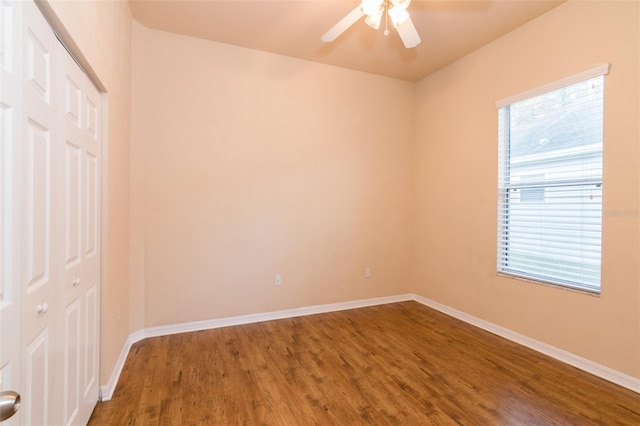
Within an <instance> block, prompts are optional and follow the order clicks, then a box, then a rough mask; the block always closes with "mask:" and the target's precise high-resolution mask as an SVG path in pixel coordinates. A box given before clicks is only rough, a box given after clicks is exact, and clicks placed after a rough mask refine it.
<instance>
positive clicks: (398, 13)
mask: <svg viewBox="0 0 640 426" xmlns="http://www.w3.org/2000/svg"><path fill="white" fill-rule="evenodd" d="M389 18H391V22H392V23H393V26H394V27H396V28H398V27H399V26H400V25H402V24H403V23H404V22H405V21H406V20H407V19H409V12H407V11H406V9H403V8H401V7H396V6H394V7H392V8H389Z"/></svg>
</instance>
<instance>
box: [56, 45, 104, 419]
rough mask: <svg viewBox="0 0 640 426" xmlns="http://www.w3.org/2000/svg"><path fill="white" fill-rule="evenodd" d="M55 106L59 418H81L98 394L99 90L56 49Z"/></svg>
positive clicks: (71, 61)
mask: <svg viewBox="0 0 640 426" xmlns="http://www.w3.org/2000/svg"><path fill="white" fill-rule="evenodd" d="M58 58H59V69H60V71H61V72H60V73H59V87H60V88H61V95H60V100H61V105H60V108H59V114H60V120H59V123H60V124H61V127H60V136H61V141H60V146H61V150H62V156H63V158H62V161H61V165H62V174H61V176H60V179H58V188H59V193H60V194H61V197H60V200H61V204H60V212H61V219H62V220H61V222H60V223H59V228H60V229H61V230H62V231H63V232H62V238H60V239H59V241H58V243H59V245H58V249H57V251H58V253H60V254H61V255H62V257H61V259H60V265H59V269H60V271H61V274H62V277H61V285H62V287H61V289H62V291H61V295H62V300H61V303H62V306H63V321H62V327H63V330H62V338H63V344H62V350H61V353H62V354H63V361H62V370H61V371H62V378H61V380H62V383H63V386H64V389H63V392H62V395H63V398H64V400H63V401H62V408H63V412H62V424H64V425H69V424H86V422H87V420H88V419H89V417H90V416H91V412H92V411H93V407H94V406H95V403H96V400H97V395H98V377H97V372H98V353H97V350H98V325H99V318H98V312H99V310H98V303H99V297H98V288H99V287H98V282H99V280H100V258H99V255H98V253H99V243H100V238H99V237H100V230H99V228H98V225H99V223H100V218H99V213H100V208H99V202H100V200H99V194H100V161H99V159H100V155H99V154H100V145H99V132H98V123H99V107H98V106H99V100H100V98H99V94H98V92H97V90H96V89H95V88H94V87H93V85H92V84H91V83H90V82H89V80H88V78H87V77H86V75H84V74H83V72H82V70H81V69H80V68H79V67H78V65H77V64H76V63H75V62H74V61H73V59H72V58H71V57H70V56H69V55H68V54H66V52H61V54H60V55H59V56H58Z"/></svg>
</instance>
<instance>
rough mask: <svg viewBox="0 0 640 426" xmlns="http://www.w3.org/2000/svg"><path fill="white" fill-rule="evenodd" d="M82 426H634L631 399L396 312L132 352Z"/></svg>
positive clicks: (441, 322)
mask: <svg viewBox="0 0 640 426" xmlns="http://www.w3.org/2000/svg"><path fill="white" fill-rule="evenodd" d="M89 424H90V425H156V424H157V425H228V424H233V425H296V424H304V425H337V424H340V425H347V424H348V425H358V424H368V425H369V424H371V425H387V424H403V425H407V424H411V425H417V424H420V425H450V424H451V425H455V424H462V425H483V426H485V425H534V424H544V425H569V424H571V425H583V424H588V425H640V395H638V394H637V393H634V392H632V391H630V390H627V389H624V388H621V387H619V386H616V385H614V384H612V383H609V382H607V381H604V380H602V379H599V378H597V377H595V376H592V375H590V374H587V373H585V372H583V371H580V370H578V369H575V368H573V367H571V366H568V365H566V364H563V363H561V362H559V361H556V360H554V359H552V358H549V357H547V356H545V355H542V354H540V353H537V352H535V351H533V350H530V349H528V348H525V347H523V346H520V345H518V344H516V343H513V342H510V341H507V340H505V339H502V338H500V337H498V336H495V335H493V334H491V333H488V332H486V331H484V330H481V329H478V328H476V327H473V326H470V325H468V324H465V323H463V322H461V321H459V320H456V319H454V318H451V317H449V316H446V315H444V314H442V313H440V312H437V311H434V310H432V309H430V308H428V307H425V306H423V305H420V304H418V303H416V302H402V303H394V304H388V305H381V306H374V307H368V308H362V309H354V310H348V311H340V312H332V313H326V314H318V315H310V316H305V317H298V318H290V319H283V320H277V321H268V322H263V323H256V324H247V325H241V326H233V327H226V328H219V329H213V330H206V331H200V332H194V333H185V334H179V335H172V336H163V337H158V338H152V339H147V340H144V341H142V342H139V343H136V344H135V345H133V347H132V348H131V351H130V353H129V356H128V358H127V361H126V363H125V366H124V369H123V372H122V375H121V377H120V381H119V384H118V387H117V389H116V391H115V393H114V396H113V398H112V400H111V401H108V402H105V403H99V404H98V406H97V407H96V409H95V410H94V413H93V415H92V417H91V420H90V422H89Z"/></svg>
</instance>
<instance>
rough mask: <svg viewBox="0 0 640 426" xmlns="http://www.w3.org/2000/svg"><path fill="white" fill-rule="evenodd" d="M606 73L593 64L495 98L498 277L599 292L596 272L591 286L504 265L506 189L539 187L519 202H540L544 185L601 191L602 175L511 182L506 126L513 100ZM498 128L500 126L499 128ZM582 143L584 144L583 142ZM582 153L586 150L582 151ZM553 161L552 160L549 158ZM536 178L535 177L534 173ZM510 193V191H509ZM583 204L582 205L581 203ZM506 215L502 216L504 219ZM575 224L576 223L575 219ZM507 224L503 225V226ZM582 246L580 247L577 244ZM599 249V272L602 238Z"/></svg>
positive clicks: (604, 68) (507, 211)
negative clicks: (534, 196) (535, 195)
mask: <svg viewBox="0 0 640 426" xmlns="http://www.w3.org/2000/svg"><path fill="white" fill-rule="evenodd" d="M608 72H609V64H599V65H596V66H594V67H592V68H590V69H588V70H585V71H583V72H581V73H578V74H574V75H572V76H569V77H566V78H563V79H560V80H557V81H554V82H552V83H550V84H546V85H543V86H540V87H537V88H534V89H532V90H528V91H525V92H522V93H519V94H517V95H514V96H510V97H507V98H504V99H501V100H499V101H497V102H496V107H497V109H498V123H499V124H498V125H499V133H498V148H499V151H498V152H499V155H498V216H497V219H498V224H497V225H498V228H497V231H498V232H497V241H496V242H497V246H496V270H497V274H498V275H500V276H506V277H509V278H515V279H518V280H524V281H529V282H533V283H540V284H546V285H552V286H554V287H558V288H565V289H573V290H580V291H584V292H588V293H591V294H600V293H601V291H602V278H601V275H600V279H599V280H598V285H597V287H596V286H595V285H592V284H591V283H589V282H587V281H582V282H577V281H571V280H564V279H562V278H560V277H559V275H558V274H556V276H555V277H549V276H546V275H537V274H536V273H534V272H532V271H531V269H533V268H531V269H530V270H529V271H526V269H527V268H526V267H522V266H521V267H520V268H519V269H520V270H518V268H509V266H508V264H506V263H505V262H506V261H507V258H508V250H509V247H508V244H509V243H508V239H509V238H511V237H510V236H509V233H510V232H511V230H510V229H509V228H510V227H512V226H513V225H510V224H508V225H507V224H505V220H506V221H509V220H510V219H509V216H510V215H511V213H510V212H511V210H510V209H511V207H510V203H511V201H510V193H509V191H517V190H519V191H520V194H519V197H522V191H523V190H528V189H534V190H535V189H538V190H539V189H542V191H543V192H542V193H543V200H542V201H539V200H526V201H523V200H522V199H520V201H521V202H523V203H544V194H545V193H546V191H547V189H548V188H553V187H559V186H560V187H563V188H564V187H565V186H570V185H580V186H583V187H585V186H588V185H594V186H595V187H596V188H598V189H599V190H600V191H601V190H602V176H600V178H599V179H589V178H580V179H576V180H575V182H564V183H563V182H560V183H559V184H558V182H554V183H551V184H547V183H546V182H545V181H544V175H543V179H542V180H537V181H532V182H526V183H524V182H521V183H520V184H517V185H512V184H511V182H510V179H511V178H512V174H511V170H510V167H511V166H512V163H511V152H510V151H511V147H510V143H511V142H510V134H511V127H510V105H511V104H514V103H516V102H520V101H523V100H526V99H530V98H534V97H537V96H539V95H543V94H546V93H548V92H552V91H556V90H558V89H563V88H565V87H567V86H571V85H574V84H576V83H581V82H584V81H587V80H590V79H593V78H596V77H603V78H604V76H605V75H607V74H608ZM602 102H604V92H603V93H602ZM602 120H603V123H602V125H603V127H604V114H603V117H602ZM500 127H502V128H500ZM602 138H603V141H602V144H604V131H603V135H602ZM585 146H586V145H585ZM603 151H604V149H603V147H601V148H600V151H599V155H600V160H601V161H602V158H603ZM585 152H586V150H585ZM552 161H553V160H552ZM535 172H539V171H534V175H532V176H535ZM538 177H539V176H538ZM512 193H513V192H512ZM600 203H601V204H600V215H601V216H600V233H601V231H602V218H603V217H604V214H603V213H604V211H605V209H604V206H603V205H602V201H600ZM581 205H584V204H581ZM505 218H506V219H505ZM576 223H579V222H576ZM505 227H507V228H505ZM572 244H573V242H572ZM580 247H582V246H580ZM599 249H600V253H599V256H600V264H599V265H600V272H601V259H602V251H601V249H602V240H600V242H599ZM532 254H535V252H533V251H532ZM550 275H553V273H551V274H550Z"/></svg>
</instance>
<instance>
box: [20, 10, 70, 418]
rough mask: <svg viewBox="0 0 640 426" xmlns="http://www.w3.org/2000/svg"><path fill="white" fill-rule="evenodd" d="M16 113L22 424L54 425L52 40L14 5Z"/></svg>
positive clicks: (34, 16) (43, 25) (33, 14)
mask: <svg viewBox="0 0 640 426" xmlns="http://www.w3.org/2000/svg"><path fill="white" fill-rule="evenodd" d="M22 6H23V8H22V62H23V63H22V69H23V75H22V101H23V102H22V114H20V115H21V120H20V121H21V127H22V137H21V143H20V144H19V147H18V149H17V151H16V152H18V153H19V154H20V155H21V162H19V164H20V168H21V169H22V177H21V179H20V181H21V183H22V185H23V188H22V189H21V191H20V192H21V194H19V195H18V196H17V197H16V198H15V201H16V202H18V203H21V204H22V213H21V215H20V219H21V223H20V225H21V226H20V228H21V234H22V238H21V240H22V243H23V244H22V246H23V247H22V254H21V256H20V258H21V260H22V274H21V275H22V278H21V280H20V281H21V307H22V321H21V325H22V327H21V332H22V336H21V339H22V344H21V346H22V348H23V356H22V372H23V374H22V377H21V379H22V380H21V382H22V389H23V391H22V392H21V393H22V401H23V402H22V404H21V408H20V411H21V414H22V417H21V419H22V421H23V422H24V424H28V425H47V424H54V423H58V422H59V417H58V416H56V414H57V413H56V411H55V410H56V407H57V406H59V400H58V399H59V396H60V394H59V393H58V392H55V391H54V388H53V375H54V374H53V373H54V371H55V370H54V366H55V364H56V362H57V360H56V359H55V356H56V355H57V353H56V351H55V347H54V345H55V336H56V328H55V327H56V322H55V315H56V313H57V312H58V311H59V306H58V303H57V296H56V284H57V281H58V280H59V277H58V276H57V275H58V273H57V271H56V267H55V266H56V264H57V259H56V257H55V256H56V254H57V250H55V245H54V244H55V241H56V239H57V238H58V235H57V234H56V233H55V232H56V229H55V226H54V224H55V223H56V222H57V221H58V218H57V217H56V213H57V209H56V208H55V207H56V206H55V204H54V203H55V202H56V200H57V198H56V195H57V194H56V186H55V181H56V175H57V174H58V173H59V171H58V167H59V160H58V158H59V155H58V154H59V153H58V150H57V149H56V131H55V120H56V110H55V102H56V95H57V93H55V81H56V80H55V75H54V66H55V52H56V49H57V47H58V42H57V40H56V38H55V36H54V35H53V33H52V31H51V28H50V27H49V25H48V23H47V22H46V21H45V19H44V17H43V16H42V15H41V14H40V12H39V11H38V9H37V8H36V6H35V5H34V4H33V3H32V2H24V3H22Z"/></svg>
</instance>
